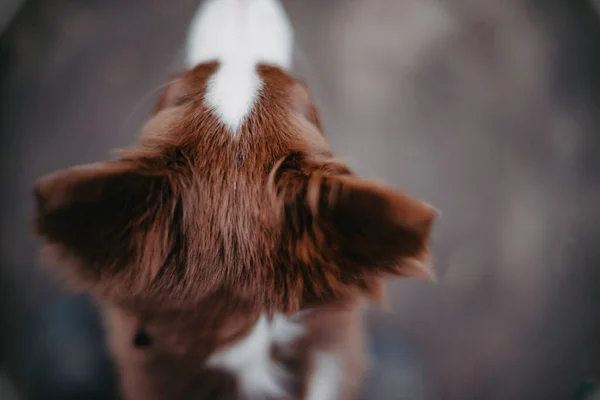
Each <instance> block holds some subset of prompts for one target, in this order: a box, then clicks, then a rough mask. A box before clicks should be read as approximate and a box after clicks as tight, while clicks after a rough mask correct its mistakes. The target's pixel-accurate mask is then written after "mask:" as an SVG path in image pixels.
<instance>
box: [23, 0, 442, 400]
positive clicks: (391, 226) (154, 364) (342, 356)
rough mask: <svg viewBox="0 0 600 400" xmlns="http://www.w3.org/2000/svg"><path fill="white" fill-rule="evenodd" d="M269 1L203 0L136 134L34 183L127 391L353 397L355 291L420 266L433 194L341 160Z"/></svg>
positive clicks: (367, 292)
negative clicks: (89, 295) (401, 186)
mask: <svg viewBox="0 0 600 400" xmlns="http://www.w3.org/2000/svg"><path fill="white" fill-rule="evenodd" d="M291 44H292V30H291V26H290V24H289V23H288V21H287V18H286V16H285V14H284V12H283V10H282V8H281V6H280V5H279V3H277V2H276V0H211V1H209V2H207V3H206V4H205V5H204V6H203V7H202V8H201V10H200V11H199V12H198V14H197V16H196V18H195V19H194V22H193V25H192V29H191V33H190V42H189V45H188V53H187V55H188V64H189V67H190V68H189V69H188V70H187V71H185V72H183V73H182V74H181V75H180V76H179V77H177V78H176V79H174V80H173V81H172V82H171V83H170V84H169V86H168V88H167V89H166V90H165V92H164V93H163V94H162V96H161V97H160V99H159V101H158V104H157V106H156V110H155V113H154V115H153V116H152V118H151V119H150V121H149V122H148V124H147V125H146V127H145V128H144V130H143V133H142V136H141V138H140V140H139V142H138V144H137V146H136V147H135V148H134V149H132V150H129V151H125V152H123V153H122V155H121V156H120V157H119V158H118V159H115V160H111V161H106V162H100V163H96V164H92V165H88V166H82V167H76V168H72V169H68V170H65V171H61V172H58V173H56V174H54V175H51V176H49V177H46V178H44V179H42V180H41V181H40V182H39V184H38V186H37V189H36V198H37V216H36V219H35V227H36V232H37V233H38V234H39V235H40V236H41V237H42V238H43V240H44V249H45V251H46V252H47V254H50V255H51V256H52V257H53V258H54V260H56V261H58V264H59V265H60V266H62V267H63V271H66V275H67V277H68V278H69V279H70V280H71V281H72V282H73V283H74V284H75V285H76V287H78V288H84V289H89V290H91V291H92V292H93V293H94V294H95V296H96V298H97V299H98V301H99V303H100V305H101V309H102V312H103V314H104V315H105V317H106V320H107V330H108V335H109V341H110V345H111V348H112V351H113V353H114V357H115V359H116V362H117V367H118V369H119V372H120V376H121V382H122V390H123V394H124V397H125V398H126V399H129V400H152V399H195V400H200V399H307V400H329V399H331V400H333V399H351V398H354V397H355V396H356V393H357V389H358V386H359V384H360V377H361V375H362V371H363V359H362V350H361V317H360V313H359V310H358V306H359V302H360V301H361V299H363V298H370V299H376V300H377V299H380V298H381V296H382V279H383V278H385V277H390V276H401V277H421V278H427V277H429V276H430V275H429V270H428V268H427V266H426V263H425V262H426V257H427V254H428V241H429V233H430V229H431V225H432V221H433V218H434V211H433V210H432V208H431V207H429V206H427V205H425V204H423V203H422V202H420V201H417V200H414V199H412V198H411V197H409V196H407V195H405V194H403V193H401V192H399V191H397V190H395V189H394V188H392V187H389V186H386V185H383V184H379V183H376V182H373V181H369V180H366V179H362V178H359V177H357V176H355V175H353V174H352V173H351V171H350V170H349V169H348V167H347V166H346V165H345V164H344V163H342V162H340V161H338V160H336V159H335V158H334V157H333V155H332V153H331V151H330V149H329V147H328V144H327V142H326V140H325V138H324V136H323V134H322V131H321V126H320V122H319V117H318V114H317V111H316V110H315V107H314V105H313V103H312V100H311V96H310V94H309V92H308V90H307V88H306V87H305V86H304V85H303V84H302V83H301V82H299V81H298V80H297V79H295V78H294V77H293V76H291V75H290V74H289V73H288V72H286V70H288V69H289V66H290V60H291V50H292V46H291Z"/></svg>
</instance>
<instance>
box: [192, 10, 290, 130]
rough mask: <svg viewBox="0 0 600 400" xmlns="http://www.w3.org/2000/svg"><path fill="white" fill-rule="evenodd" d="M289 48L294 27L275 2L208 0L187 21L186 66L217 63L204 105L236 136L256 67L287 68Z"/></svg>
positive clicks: (255, 90)
mask: <svg viewBox="0 0 600 400" xmlns="http://www.w3.org/2000/svg"><path fill="white" fill-rule="evenodd" d="M292 45H293V29H292V26H291V24H290V22H289V20H288V18H287V16H286V14H285V11H284V9H283V7H282V5H281V4H280V3H279V1H278V0H207V1H206V2H205V4H204V5H203V6H202V7H201V8H200V9H199V10H198V12H197V13H196V16H195V17H194V20H193V21H192V25H191V28H190V33H189V38H188V45H187V54H186V63H187V65H188V66H189V67H193V66H195V65H197V64H200V63H205V62H211V61H217V62H219V64H220V65H219V69H218V70H217V72H216V73H215V74H214V75H213V76H212V77H211V78H210V80H209V82H208V87H207V93H206V102H207V105H208V106H209V107H211V108H212V110H213V111H214V112H215V113H216V114H217V115H218V117H219V119H220V120H221V122H222V123H223V124H225V125H226V126H227V127H228V128H229V129H230V130H231V132H232V133H233V134H234V135H235V133H236V132H237V130H238V129H239V127H240V126H241V125H242V124H243V122H244V119H245V118H246V117H247V115H248V114H249V113H250V111H251V110H252V106H253V105H254V103H255V101H256V98H257V97H258V95H259V93H260V90H261V87H262V82H261V80H260V77H259V76H258V73H257V71H256V67H257V66H258V65H259V64H271V65H276V66H278V67H281V68H284V69H289V68H290V67H291V62H292V47H293V46H292Z"/></svg>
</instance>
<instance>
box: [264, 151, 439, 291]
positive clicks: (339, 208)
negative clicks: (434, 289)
mask: <svg viewBox="0 0 600 400" xmlns="http://www.w3.org/2000/svg"><path fill="white" fill-rule="evenodd" d="M273 182H275V185H276V188H277V192H278V195H279V198H280V199H282V203H283V210H284V218H283V221H284V224H285V225H286V226H285V228H284V230H283V231H284V234H285V235H287V236H286V237H287V244H286V246H289V248H290V249H291V251H292V252H293V253H294V254H295V256H294V257H295V260H294V262H295V263H298V262H301V263H302V265H303V268H304V271H302V275H303V276H304V277H305V278H306V279H304V292H306V293H311V292H313V293H314V297H316V298H317V300H318V298H319V297H321V298H326V297H331V296H333V297H335V296H336V293H343V292H345V291H346V290H347V289H348V288H349V287H354V288H359V289H363V290H365V291H367V292H377V291H379V290H380V287H379V281H380V278H383V277H386V276H397V277H406V278H420V279H428V280H433V279H434V275H433V272H432V271H431V269H430V268H429V265H428V255H429V241H430V234H431V228H432V225H433V221H434V219H435V216H436V211H435V210H434V209H433V208H432V207H430V206H428V205H427V204H425V203H423V202H422V201H419V200H417V199H415V198H413V197H411V196H409V195H407V194H405V193H403V192H401V191H399V190H398V189H396V188H394V187H392V186H390V185H385V184H382V183H379V182H376V181H373V180H368V179H363V178H360V177H357V176H355V175H353V174H351V173H350V171H349V170H348V169H347V168H346V167H345V166H344V165H343V164H341V163H338V162H335V161H333V160H325V161H311V158H310V157H309V156H307V155H303V154H300V153H299V154H293V155H291V156H289V157H287V158H286V159H285V160H283V161H282V162H281V163H280V164H279V165H278V166H277V167H276V172H274V173H273ZM298 260H299V261H298ZM370 294H375V295H377V294H378V293H370Z"/></svg>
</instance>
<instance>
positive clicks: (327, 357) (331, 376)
mask: <svg viewBox="0 0 600 400" xmlns="http://www.w3.org/2000/svg"><path fill="white" fill-rule="evenodd" d="M314 357H315V358H314V369H313V371H312V374H311V378H310V383H309V386H308V392H307V396H306V400H335V399H337V398H338V395H339V393H338V392H339V387H340V384H341V380H342V369H341V365H340V357H339V356H336V355H334V354H328V353H317V354H315V355H314Z"/></svg>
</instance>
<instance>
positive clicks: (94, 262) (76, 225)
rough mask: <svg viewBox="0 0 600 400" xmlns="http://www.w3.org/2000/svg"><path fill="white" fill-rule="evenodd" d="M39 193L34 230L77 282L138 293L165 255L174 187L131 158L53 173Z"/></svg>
mask: <svg viewBox="0 0 600 400" xmlns="http://www.w3.org/2000/svg"><path fill="white" fill-rule="evenodd" d="M35 197H36V202H37V209H36V216H35V219H34V231H35V233H36V234H37V235H39V236H40V237H41V238H42V239H43V242H44V247H45V250H46V251H50V253H51V255H52V256H54V257H55V258H57V260H56V261H58V262H60V263H61V264H64V265H66V266H67V267H68V268H69V269H68V278H70V279H71V280H73V281H74V282H75V283H76V284H78V286H82V287H83V288H91V287H96V286H99V285H100V286H105V287H106V288H107V289H108V288H109V289H110V290H111V291H113V292H115V291H117V292H123V293H129V294H135V292H136V291H139V290H142V287H144V286H145V285H147V284H148V283H150V282H151V281H152V279H153V277H154V276H155V275H156V274H157V273H158V271H159V270H160V268H161V265H162V264H163V262H164V261H165V259H166V258H167V254H168V252H169V250H170V247H171V245H172V240H173V238H172V237H171V236H172V235H171V233H170V232H169V226H170V224H171V220H172V219H173V218H174V217H175V215H174V214H175V213H176V201H175V196H174V194H173V189H172V187H171V185H170V183H169V179H168V177H166V176H164V175H162V176H161V175H157V174H155V173H153V172H152V171H151V170H150V169H148V168H144V167H143V166H142V165H140V164H138V163H137V162H135V161H133V160H117V161H108V162H102V163H96V164H91V165H87V166H81V167H75V168H72V169H68V170H64V171H61V172H58V173H55V174H53V175H50V176H48V177H46V178H43V179H41V181H40V182H39V183H38V184H37V186H36V189H35ZM142 269H143V270H142Z"/></svg>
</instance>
